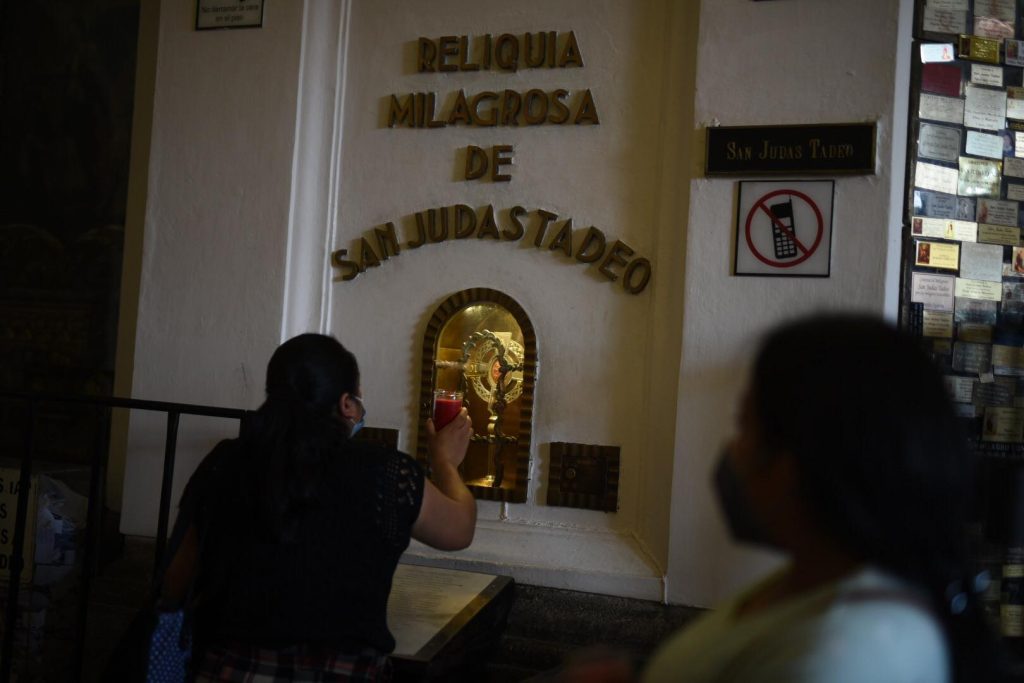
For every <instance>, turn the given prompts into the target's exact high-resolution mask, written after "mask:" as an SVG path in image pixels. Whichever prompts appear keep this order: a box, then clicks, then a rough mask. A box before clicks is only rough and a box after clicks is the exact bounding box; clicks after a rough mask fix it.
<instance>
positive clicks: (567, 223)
mask: <svg viewBox="0 0 1024 683" xmlns="http://www.w3.org/2000/svg"><path fill="white" fill-rule="evenodd" d="M496 215H500V216H501V221H500V224H499V221H498V220H497V218H496ZM558 221H561V225H560V226H559V225H557V223H558ZM406 226H407V228H408V229H409V234H410V239H408V240H407V241H406V242H405V244H404V245H403V244H401V242H400V240H399V238H398V231H397V229H396V228H395V224H394V223H392V222H388V223H385V224H384V225H383V226H382V227H379V228H374V229H373V232H372V234H370V235H369V236H367V237H362V238H360V239H359V241H358V243H357V245H356V248H355V249H354V250H353V251H352V252H350V251H349V250H348V249H338V250H336V251H334V252H333V253H332V254H331V264H332V265H333V266H334V267H335V268H337V269H339V270H340V271H341V272H340V274H339V275H338V276H337V277H336V278H335V280H336V281H337V280H341V281H348V280H354V279H355V278H357V277H358V276H359V275H360V274H361V273H365V272H367V270H369V269H370V268H376V267H379V266H380V265H381V264H382V263H383V262H384V261H387V260H388V259H389V258H390V257H392V256H398V255H399V254H400V253H402V248H403V246H404V248H405V249H419V248H420V247H422V246H424V245H427V244H436V243H439V242H445V241H448V240H463V239H481V240H492V241H494V242H515V241H518V240H522V239H524V238H526V237H527V235H532V237H533V240H532V241H533V246H534V247H536V248H537V249H539V250H543V251H548V252H555V253H557V254H560V255H561V256H563V257H564V258H563V259H562V260H563V262H565V263H585V264H592V265H594V266H595V267H596V269H597V272H598V273H599V274H600V275H601V276H602V277H604V278H606V279H607V280H609V281H610V282H619V283H620V284H621V286H622V288H623V289H624V290H626V291H627V292H629V293H630V294H639V293H641V292H642V291H644V289H646V288H647V285H648V284H649V283H650V281H651V276H652V274H653V268H652V266H651V262H650V260H648V259H646V258H644V257H642V256H637V255H636V252H635V251H634V250H633V249H632V248H631V247H630V246H629V245H627V244H626V243H625V242H623V241H621V240H614V241H612V242H609V240H608V238H607V237H606V236H605V234H604V232H602V231H601V230H599V229H597V228H595V227H594V226H590V227H589V228H580V229H578V230H574V229H573V221H572V218H571V217H566V218H560V217H559V216H558V214H556V213H553V212H551V211H546V210H545V209H535V210H533V211H528V210H527V209H525V208H523V207H522V206H513V207H512V208H511V209H508V210H507V211H504V212H499V213H498V214H496V212H495V210H494V207H493V206H491V205H487V206H485V207H483V208H482V209H480V210H479V211H476V210H474V209H473V208H472V207H470V206H467V205H465V204H455V205H453V206H441V207H437V208H432V209H427V210H426V211H420V212H419V213H417V214H415V215H414V216H412V217H410V219H408V220H407V221H406ZM350 253H351V254H352V258H348V257H349V254H350Z"/></svg>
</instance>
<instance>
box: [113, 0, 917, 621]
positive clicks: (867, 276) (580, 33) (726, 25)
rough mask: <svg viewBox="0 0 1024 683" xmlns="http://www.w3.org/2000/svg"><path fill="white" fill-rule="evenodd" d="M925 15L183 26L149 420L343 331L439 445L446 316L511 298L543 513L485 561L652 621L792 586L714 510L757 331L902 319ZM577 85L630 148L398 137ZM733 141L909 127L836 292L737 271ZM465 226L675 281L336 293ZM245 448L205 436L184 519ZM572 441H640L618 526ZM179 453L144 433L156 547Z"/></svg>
mask: <svg viewBox="0 0 1024 683" xmlns="http://www.w3.org/2000/svg"><path fill="white" fill-rule="evenodd" d="M908 1H909V0H901V2H900V3H899V4H897V3H893V2H890V1H889V0H863V1H862V2H859V3H849V2H843V1H842V0H787V1H785V2H781V1H780V2H759V3H755V2H750V1H749V0H705V1H704V2H703V3H697V2H696V0H692V1H688V2H680V1H673V0H645V1H643V2H624V1H613V0H601V1H597V2H586V1H584V0H564V1H562V2H557V3H552V2H540V1H539V0H529V1H524V2H519V3H501V2H497V1H493V2H491V1H488V2H469V1H468V0H466V1H461V0H439V1H438V2H434V3H431V4H430V5H429V11H428V10H427V9H425V7H427V6H426V5H424V4H422V3H418V2H413V0H405V1H404V2H403V1H399V0H374V1H370V0H353V1H352V2H340V1H339V2H337V3H335V2H329V3H328V2H320V1H318V0H308V2H306V3H305V4H303V3H299V2H276V3H268V4H267V15H266V18H265V25H264V27H263V28H262V29H258V30H235V31H220V32H205V33H201V32H200V33H197V32H194V31H193V30H192V12H193V11H194V6H189V5H188V3H185V4H182V3H170V2H164V3H161V14H160V27H159V45H158V54H157V68H156V79H155V87H154V90H155V98H154V107H153V109H154V113H153V122H152V137H151V141H150V142H151V144H150V149H151V158H150V163H149V178H148V187H149V192H148V197H147V203H146V224H145V232H144V236H143V247H142V276H141V282H140V294H139V313H138V325H137V328H136V335H135V336H136V343H135V352H134V376H133V382H132V395H133V396H135V397H139V398H152V399H163V400H172V401H188V402H197V403H210V404H218V405H229V406H237V407H250V408H251V407H255V406H256V405H257V404H258V403H259V401H260V399H261V396H262V384H263V371H264V370H263V368H264V366H265V363H266V360H267V358H268V357H269V355H270V353H271V351H272V349H273V348H274V346H275V345H276V344H277V343H278V342H279V341H280V339H281V337H283V336H288V335H290V334H293V333H295V332H298V331H301V330H304V329H322V330H327V331H331V332H333V333H335V334H337V335H338V336H339V337H340V338H341V339H342V340H343V341H344V342H345V343H346V344H348V345H349V346H350V347H351V348H352V349H353V350H354V351H355V352H356V354H357V355H358V356H359V358H360V361H361V364H362V366H363V371H364V387H363V388H364V392H365V394H366V398H367V402H368V406H369V409H370V422H371V424H375V425H379V426H390V427H397V428H399V429H401V431H402V443H403V445H404V446H405V447H406V448H411V446H412V444H413V443H414V433H415V432H414V430H415V428H416V425H415V424H414V419H415V418H414V417H413V416H414V415H415V410H414V406H415V401H416V390H417V389H416V387H417V386H418V376H417V373H418V365H417V364H418V358H419V343H420V342H419V338H418V335H419V334H420V333H421V332H422V328H423V324H424V322H425V319H426V317H427V316H428V315H429V314H430V313H431V312H432V310H433V308H434V307H435V306H436V305H437V303H438V302H439V301H441V300H442V299H443V298H444V297H445V296H447V295H448V294H450V293H452V292H454V291H457V290H459V289H463V288H465V287H471V286H487V287H494V288H496V289H501V290H503V291H505V292H507V293H509V294H511V295H512V296H513V297H514V298H516V299H517V300H518V301H519V302H520V303H521V304H522V305H523V306H524V308H525V309H526V311H527V313H528V314H529V315H530V316H531V319H532V321H533V324H534V326H535V328H536V330H537V331H538V335H539V339H540V348H539V352H540V373H539V382H538V392H537V402H536V406H535V408H536V410H535V416H536V418H535V419H536V422H535V444H537V445H535V449H534V456H535V459H534V466H533V471H532V472H531V477H532V481H531V485H530V494H529V495H530V504H528V505H517V506H499V505H496V504H486V505H482V515H481V517H482V522H481V530H482V532H483V533H482V534H481V536H480V537H479V539H478V544H477V546H476V550H475V554H473V553H470V554H468V555H466V556H464V560H463V564H464V565H466V566H476V567H479V568H486V569H497V570H503V571H506V572H508V571H511V572H513V573H516V572H518V575H519V577H520V578H521V579H522V580H527V581H529V582H532V583H541V584H544V583H546V584H549V585H563V586H565V587H573V588H578V589H585V590H594V591H603V592H612V593H619V594H627V595H642V596H646V597H656V596H658V595H661V593H660V587H659V590H658V592H657V593H656V594H655V595H652V594H651V586H652V584H651V580H652V579H654V581H655V582H656V583H658V579H659V578H660V577H661V576H662V575H665V576H667V580H668V591H667V593H666V597H667V599H669V600H670V601H672V602H679V603H691V604H702V605H706V604H711V603H713V602H714V601H715V600H716V599H717V598H718V597H719V596H721V595H722V594H723V593H724V592H727V591H728V590H730V589H731V588H733V587H735V586H736V585H737V584H738V582H740V581H741V580H744V579H745V578H747V577H748V576H750V575H751V574H752V573H754V572H756V571H758V570H760V568H762V567H763V566H764V564H765V559H764V558H763V557H762V556H751V555H747V554H739V553H738V551H736V549H735V548H734V547H733V546H731V545H730V544H729V543H728V542H727V540H726V538H725V534H724V530H723V528H722V525H721V523H720V521H719V518H718V513H717V510H716V508H715V504H714V501H713V500H712V498H711V495H710V487H709V486H708V472H709V467H710V464H711V462H712V460H713V457H714V456H715V454H716V453H717V449H718V446H719V444H720V443H721V441H722V440H723V439H724V438H725V436H726V435H727V434H728V432H729V430H730V429H731V415H732V410H733V403H734V400H735V398H736V395H737V393H738V391H739V389H740V387H741V385H742V381H743V372H744V370H745V367H746V365H747V363H748V362H749V354H750V352H751V350H752V348H753V345H754V343H755V340H756V337H757V335H758V334H760V333H761V332H762V331H763V330H764V329H766V328H767V327H769V326H771V325H772V324H774V323H776V322H777V321H779V320H781V319H783V318H786V317H788V316H791V315H795V314H797V313H799V312H801V311H807V310H813V309H815V308H818V307H849V308H866V309H870V310H876V311H881V310H882V309H883V307H884V306H885V305H886V303H887V302H888V303H889V304H890V305H891V302H892V300H893V297H894V295H895V286H894V285H893V275H894V273H895V268H893V267H892V266H893V253H894V252H893V249H894V245H895V247H898V241H895V242H894V241H893V239H892V235H893V234H895V233H893V232H891V229H894V228H895V226H894V225H893V223H894V220H893V219H894V217H896V218H898V216H899V210H898V204H899V202H900V196H899V193H900V192H901V189H902V164H901V161H900V160H901V158H902V157H901V151H900V150H901V145H902V128H903V127H904V125H905V124H904V122H905V105H903V106H904V111H900V108H899V107H900V105H899V104H898V103H897V104H894V102H898V100H897V99H894V96H895V95H897V94H899V93H901V92H903V91H905V89H906V86H905V82H897V80H896V74H897V73H905V70H904V71H903V72H901V71H900V69H902V68H903V66H901V64H903V63H904V62H906V59H905V55H904V56H903V57H902V58H901V59H902V62H901V61H900V59H895V56H896V55H897V51H896V44H897V42H896V36H897V22H898V20H902V21H904V22H906V15H907V12H906V7H907V6H908ZM698 6H699V12H700V23H699V28H698V24H697V10H698ZM901 8H902V14H900V9H901ZM568 29H573V30H575V31H576V34H577V37H578V39H579V42H580V46H581V49H582V51H583V56H584V59H585V60H586V67H585V68H583V69H579V70H576V69H572V70H562V69H552V70H543V69H542V70H530V71H523V72H520V73H518V74H515V75H506V74H503V73H499V72H488V73H480V74H467V73H458V72H457V73H454V74H434V75H422V74H415V73H412V67H411V62H410V61H409V52H410V48H409V43H410V42H411V41H413V40H415V38H416V37H417V36H419V35H428V36H434V37H438V36H441V35H448V34H456V35H458V34H461V33H468V34H477V33H482V32H491V33H501V32H511V33H520V32H523V31H527V30H568ZM904 35H909V29H906V30H905V32H904ZM403 59H404V60H405V61H403ZM300 60H301V63H300ZM904 66H905V64H904ZM492 84H493V85H492ZM559 86H564V87H567V88H569V89H578V88H584V87H590V88H591V89H592V92H593V93H594V96H595V100H596V103H597V106H598V110H599V113H600V114H601V125H600V126H598V127H578V128H576V127H573V126H564V127H556V126H542V127H535V128H528V129H506V128H489V129H471V128H464V127H459V128H455V129H442V130H404V129H403V130H388V129H386V128H383V127H381V126H380V117H381V116H382V113H381V107H382V104H381V100H382V98H384V97H386V96H387V95H389V94H390V93H392V92H408V91H426V90H436V91H438V92H440V93H449V92H451V91H453V90H457V89H458V88H460V87H464V88H465V89H466V90H467V92H472V91H476V90H479V89H484V88H487V89H499V88H503V87H511V88H514V89H525V88H527V87H542V88H548V87H559ZM694 110H695V111H694ZM325 111H329V112H331V113H332V114H331V116H327V115H325V114H324V112H325ZM334 113H340V116H339V117H337V118H332V117H333V114H334ZM712 119H717V120H719V121H720V122H721V123H722V124H757V123H773V124H775V123H814V122H827V121H851V120H877V121H878V122H879V163H878V170H879V172H878V174H877V175H876V176H870V177H856V178H845V179H843V178H841V179H839V180H838V182H837V186H836V208H835V218H836V220H835V225H836V228H835V234H834V246H833V262H832V273H833V274H832V277H831V278H830V279H828V280H759V279H751V278H733V277H731V276H730V275H729V269H730V264H731V254H732V251H731V250H732V232H733V221H734V215H733V212H734V203H735V199H734V193H735V183H734V182H733V181H731V180H706V179H702V178H700V175H701V171H700V167H701V164H702V161H701V159H702V152H701V150H700V148H699V144H700V141H701V140H702V139H703V131H702V130H701V129H700V128H699V123H700V122H708V121H711V120H712ZM695 121H696V122H697V123H696V124H695ZM297 131H298V134H297ZM297 141H298V142H297ZM501 143H511V144H514V145H515V146H516V164H515V166H514V167H513V169H512V173H513V176H514V179H513V181H512V182H511V183H508V184H506V185H494V184H490V183H467V182H464V181H458V180H457V179H456V175H455V174H456V171H457V168H458V163H459V162H458V159H459V157H458V156H457V155H456V150H458V149H459V148H460V147H464V146H465V145H468V144H479V145H481V146H489V145H491V144H501ZM890 143H893V144H894V148H893V149H890ZM297 145H298V146H297ZM317 150H319V156H317ZM325 162H326V163H325ZM332 162H333V163H332ZM890 168H895V169H896V176H898V177H896V176H894V175H893V174H892V173H891V171H890ZM317 178H320V179H322V180H323V179H326V182H322V183H320V184H318V186H317V188H316V189H314V190H311V189H310V185H311V184H312V183H313V182H314V181H315V179H317ZM691 178H696V179H694V180H691ZM894 188H895V189H894ZM687 189H688V190H689V191H687ZM456 202H465V203H467V204H470V205H474V206H480V205H482V204H487V203H493V204H494V205H495V207H496V208H498V207H501V208H508V207H509V206H511V205H513V204H522V205H524V206H526V207H528V208H531V209H533V208H538V207H540V208H546V209H549V210H551V211H555V212H557V213H558V214H559V215H560V216H563V217H565V216H570V215H571V216H572V217H573V218H574V220H575V222H576V225H577V226H578V227H579V226H586V225H590V224H594V225H596V226H598V227H600V228H601V229H602V230H604V231H605V232H606V234H607V235H608V236H609V237H610V238H612V239H614V238H621V239H623V240H625V241H626V242H627V243H629V244H630V245H631V246H633V247H634V248H635V249H636V250H637V251H638V252H639V253H640V254H642V255H645V256H647V257H649V258H651V259H652V261H653V262H654V264H655V276H654V281H653V283H652V285H651V287H650V288H649V289H648V291H646V292H645V293H644V294H642V295H641V296H639V297H633V296H629V295H626V294H625V293H623V292H622V290H621V289H620V288H619V287H618V286H616V285H612V284H609V283H607V282H604V281H602V280H601V279H599V278H597V277H594V276H593V275H592V269H587V268H585V267H584V266H582V265H579V264H572V263H563V262H561V257H559V256H556V255H553V254H552V253H549V252H546V251H537V250H535V249H534V248H533V246H532V241H531V239H530V238H531V235H530V234H528V235H527V237H526V239H524V240H523V241H522V242H521V243H518V244H512V243H496V244H495V243H486V244H480V243H473V242H470V243H467V242H460V243H444V244H440V245H428V246H425V247H423V248H422V249H419V250H413V251H404V252H403V253H402V254H401V255H400V256H399V257H397V258H393V259H392V260H390V261H389V262H387V263H385V264H384V265H383V266H382V267H381V268H379V269H375V270H372V271H371V272H369V273H366V274H364V275H362V276H360V277H359V278H358V279H357V280H355V281H353V282H347V283H335V284H328V285H326V286H325V282H324V277H329V276H330V271H329V270H326V269H325V268H324V265H325V263H326V258H325V256H326V251H327V249H329V248H331V247H345V246H351V241H352V239H353V238H355V237H357V236H358V235H361V234H363V232H364V231H366V230H369V229H372V228H373V227H374V226H377V225H379V224H380V223H382V222H384V221H388V220H393V221H396V222H397V221H398V220H399V219H401V218H402V217H404V216H408V215H409V214H411V213H412V212H414V211H418V210H422V209H426V208H429V207H431V206H435V205H440V204H451V203H456ZM400 227H401V226H400ZM556 227H557V225H556ZM402 230H403V232H404V228H402ZM289 250H290V251H289ZM887 264H888V265H887ZM684 272H685V278H684ZM886 292H889V294H888V295H887V294H886ZM887 297H888V298H887ZM677 400H678V403H677ZM233 430H234V426H233V425H231V424H226V423H225V422H224V421H209V420H196V419H191V420H190V419H186V420H184V422H183V432H182V436H181V439H180V441H179V458H180V461H179V467H178V470H177V473H176V487H175V496H177V494H178V492H179V491H180V487H181V486H182V485H183V483H184V481H185V479H186V478H187V475H188V474H189V473H190V472H191V470H192V468H193V467H194V466H195V464H196V463H197V461H198V459H199V458H200V457H201V456H202V454H203V453H204V452H205V451H206V450H207V449H208V448H209V446H210V445H211V444H212V442H213V441H215V440H216V439H217V438H220V437H221V436H225V435H229V434H230V433H231V432H232V431H233ZM556 440H570V441H584V442H591V443H616V444H621V445H622V447H623V452H622V456H623V475H622V482H621V501H622V509H621V511H620V512H619V513H618V514H617V515H606V514H603V513H595V512H585V511H575V510H567V509H554V508H547V507H546V506H544V505H543V500H544V489H543V478H544V477H543V475H544V472H545V471H546V466H547V463H546V457H547V451H546V448H545V447H543V446H540V444H546V443H548V442H550V441H556ZM162 444H163V425H162V424H158V423H156V422H154V421H153V420H151V419H148V418H146V416H143V415H135V416H133V418H132V423H131V431H130V434H129V443H128V461H127V465H126V475H125V487H124V491H125V492H124V514H123V517H122V528H123V530H124V531H125V532H127V533H132V534H143V535H152V534H153V532H154V530H155V526H156V522H155V519H156V497H157V495H158V491H159V476H160V465H159V462H160V456H161V452H162ZM670 495H671V501H670V500H669V498H670ZM521 532H522V533H521ZM567 541H568V543H567ZM420 554H421V557H420V558H419V559H420V560H422V561H434V560H433V558H432V557H430V556H429V554H427V553H425V552H423V551H420ZM509 557H513V558H514V563H512V564H509ZM602 558H607V562H606V564H605V565H601V562H602ZM577 569H579V570H581V571H583V572H589V573H586V574H581V573H580V571H576V570H577ZM609 571H614V572H618V573H617V575H616V577H613V579H612V580H608V579H607V577H604V576H602V572H606V573H607V572H609Z"/></svg>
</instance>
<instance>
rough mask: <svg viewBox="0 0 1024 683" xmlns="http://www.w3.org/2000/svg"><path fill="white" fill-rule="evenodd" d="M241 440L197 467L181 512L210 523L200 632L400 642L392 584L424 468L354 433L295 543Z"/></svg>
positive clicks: (258, 639)
mask: <svg viewBox="0 0 1024 683" xmlns="http://www.w3.org/2000/svg"><path fill="white" fill-rule="evenodd" d="M238 443H239V442H238V441H224V442H221V443H220V444H219V445H218V446H217V448H215V449H214V450H213V452H211V453H210V454H209V455H208V456H207V457H206V459H205V460H204V461H203V463H202V464H201V465H200V466H199V468H198V469H197V470H196V472H195V474H194V475H193V476H192V479H191V480H190V481H189V484H188V486H187V487H186V490H185V493H184V494H183V496H182V502H181V512H180V516H181V517H182V518H183V519H189V518H191V519H194V520H195V522H196V525H197V528H200V529H205V530H206V531H205V536H204V540H203V541H202V548H201V555H200V574H199V576H200V579H199V581H198V583H197V594H198V596H199V607H198V608H197V610H196V619H197V636H200V635H201V636H202V638H203V639H204V640H206V641H207V642H208V643H216V642H222V641H243V642H246V643H252V644H255V645H261V646H265V647H277V646H287V645H292V644H298V643H317V644H323V645H329V646H332V647H336V648H338V649H339V650H342V651H356V652H358V651H360V650H362V649H364V648H367V647H369V648H373V649H375V650H377V651H379V652H384V653H386V652H391V651H392V650H393V649H394V647H395V640H394V638H393V637H392V635H391V632H390V631H389V630H388V627H387V623H386V607H387V599H388V594H389V593H390V592H391V580H392V576H393V575H394V572H395V567H396V565H397V564H398V558H399V556H400V555H401V554H402V552H403V551H404V550H405V549H406V548H407V547H408V545H409V534H410V530H411V528H412V524H413V522H415V521H416V517H417V516H418V515H419V510H420V504H421V503H422V501H423V485H424V482H423V478H424V474H423V469H422V468H421V467H420V465H419V464H417V463H416V462H415V461H414V460H413V459H412V458H410V457H409V456H407V455H405V454H404V453H400V452H398V451H394V450H389V449H387V448H385V447H383V446H380V445H376V444H373V443H366V442H360V441H347V442H346V443H345V447H344V449H343V451H342V452H340V453H338V455H337V457H336V458H331V459H330V461H329V463H328V466H327V468H326V470H325V472H324V476H323V478H322V481H321V482H320V486H319V489H318V493H317V498H316V501H315V503H314V504H313V505H312V506H310V507H309V509H307V510H305V511H304V513H303V518H302V522H301V525H300V528H299V532H298V534H297V538H296V540H295V541H294V542H290V543H282V542H271V541H269V540H268V539H267V538H266V535H265V533H264V531H263V530H262V529H260V528H259V525H258V524H256V523H255V520H256V511H255V507H254V503H255V495H256V491H255V490H253V488H252V487H250V486H247V485H246V484H245V482H246V481H247V478H246V477H245V476H244V475H241V474H240V473H242V472H244V469H245V467H246V458H245V453H244V452H241V451H242V450H243V449H242V448H240V447H239V445H238Z"/></svg>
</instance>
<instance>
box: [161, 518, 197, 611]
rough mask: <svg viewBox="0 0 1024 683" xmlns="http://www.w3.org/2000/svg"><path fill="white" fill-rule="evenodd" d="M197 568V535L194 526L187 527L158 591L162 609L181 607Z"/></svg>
mask: <svg viewBox="0 0 1024 683" xmlns="http://www.w3.org/2000/svg"><path fill="white" fill-rule="evenodd" d="M198 566H199V534H198V533H197V532H196V526H195V524H192V525H190V526H189V528H188V531H186V532H185V537H184V538H182V539H181V545H180V546H179V547H178V552H177V553H175V555H174V559H172V560H171V564H170V565H169V566H168V567H167V573H165V574H164V583H163V586H162V587H161V590H160V604H161V606H163V607H181V605H182V604H183V603H184V602H185V598H187V597H188V589H189V588H190V587H191V586H192V582H193V581H195V578H196V569H197V568H198Z"/></svg>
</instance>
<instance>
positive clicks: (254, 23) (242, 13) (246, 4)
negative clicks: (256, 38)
mask: <svg viewBox="0 0 1024 683" xmlns="http://www.w3.org/2000/svg"><path fill="white" fill-rule="evenodd" d="M261 26H263V0H196V30H197V31H206V30H209V29H218V28H259V27H261Z"/></svg>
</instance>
